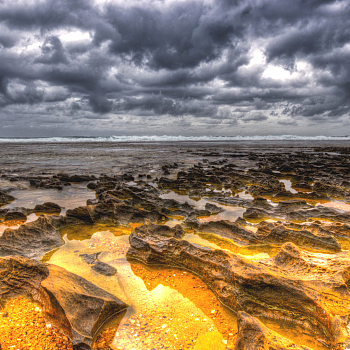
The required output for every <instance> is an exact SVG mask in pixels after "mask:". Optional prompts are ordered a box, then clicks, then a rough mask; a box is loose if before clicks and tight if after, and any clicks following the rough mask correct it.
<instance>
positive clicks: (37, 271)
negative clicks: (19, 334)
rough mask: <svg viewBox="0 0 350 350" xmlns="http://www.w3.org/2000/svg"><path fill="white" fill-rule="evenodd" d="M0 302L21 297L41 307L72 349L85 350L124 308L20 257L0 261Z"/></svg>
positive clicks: (57, 270) (77, 280)
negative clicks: (71, 345)
mask: <svg viewBox="0 0 350 350" xmlns="http://www.w3.org/2000/svg"><path fill="white" fill-rule="evenodd" d="M0 277H1V279H0V290H1V291H2V294H1V299H0V300H1V302H2V303H5V302H6V301H7V300H9V299H12V298H15V297H17V296H20V295H23V296H26V297H29V298H30V299H32V300H33V301H35V302H37V303H39V304H41V305H42V307H43V312H44V315H45V317H47V318H48V319H50V320H51V322H53V323H54V324H55V325H56V326H57V327H58V328H59V329H60V330H61V331H63V332H64V333H65V334H66V335H67V336H68V337H69V338H70V339H71V340H72V342H73V345H74V346H75V347H76V348H81V349H89V348H90V345H91V343H92V341H93V338H94V337H95V335H96V334H97V332H98V330H99V329H100V328H101V326H102V325H103V324H104V322H106V321H107V320H108V319H109V318H110V317H111V316H113V315H115V314H117V313H119V312H121V311H123V310H125V309H126V308H127V306H128V305H126V304H125V303H123V302H122V301H120V300H119V299H117V298H116V297H115V296H113V295H112V294H110V293H108V292H106V291H104V290H103V289H101V288H99V287H97V286H96V285H94V284H92V283H91V282H89V281H87V280H85V279H84V278H82V277H80V276H77V275H75V274H73V273H71V272H68V271H66V270H65V269H63V268H61V267H58V266H55V265H51V264H43V263H40V262H36V261H33V260H31V259H28V258H25V257H21V256H10V257H6V258H0Z"/></svg>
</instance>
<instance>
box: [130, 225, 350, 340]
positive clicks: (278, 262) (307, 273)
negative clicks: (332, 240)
mask: <svg viewBox="0 0 350 350" xmlns="http://www.w3.org/2000/svg"><path fill="white" fill-rule="evenodd" d="M130 245H131V247H130V249H129V251H128V253H127V256H128V258H131V259H138V260H141V261H143V262H144V263H146V264H168V265H171V266H177V267H182V268H185V269H188V270H190V271H193V272H194V273H196V274H198V275H199V276H201V278H203V280H204V281H205V282H206V283H207V284H208V285H209V286H210V287H211V288H212V290H213V291H214V292H215V293H216V294H217V295H218V297H219V298H220V300H222V301H223V302H224V303H225V304H226V305H228V306H229V307H231V308H233V309H234V310H245V311H247V312H249V313H252V314H259V315H268V316H269V317H275V318H281V319H283V318H285V319H290V321H291V322H294V323H296V324H303V325H304V327H305V328H307V329H309V330H310V331H312V332H314V333H315V334H318V335H319V336H323V337H324V340H325V342H328V343H329V344H333V345H334V344H337V343H342V342H347V341H348V335H347V328H346V326H347V323H348V315H349V314H350V301H349V300H350V294H349V291H348V288H347V278H348V277H347V276H348V272H347V271H348V269H349V267H350V259H349V256H348V253H347V252H342V253H337V254H334V255H326V254H312V253H308V252H305V251H302V250H301V249H300V248H298V247H297V246H295V245H293V244H292V243H286V244H285V245H284V246H283V247H282V249H281V250H280V252H279V253H278V254H277V255H276V256H275V257H274V258H270V259H262V260H258V261H256V260H255V261H252V260H247V259H245V258H244V257H242V256H238V255H234V254H230V253H227V252H224V251H218V250H207V249H203V248H200V247H196V246H194V245H192V244H190V243H189V242H187V241H184V240H182V239H179V238H175V235H173V236H171V235H169V234H168V233H166V234H164V235H163V234H162V231H161V229H160V228H159V227H157V226H155V225H152V224H148V225H146V226H145V227H140V228H136V229H135V232H134V233H132V234H131V235H130ZM272 314H273V316H272Z"/></svg>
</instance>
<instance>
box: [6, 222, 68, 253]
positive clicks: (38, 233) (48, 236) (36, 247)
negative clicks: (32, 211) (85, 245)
mask: <svg viewBox="0 0 350 350" xmlns="http://www.w3.org/2000/svg"><path fill="white" fill-rule="evenodd" d="M63 244H64V241H63V239H62V237H61V235H60V233H59V231H58V230H57V228H56V227H54V226H53V225H52V224H51V220H50V218H49V217H46V216H40V217H39V218H38V219H37V220H35V221H33V222H28V223H26V224H23V225H21V226H20V227H19V228H18V229H10V228H8V229H6V230H5V231H4V233H3V234H2V236H1V237H0V256H8V255H18V254H20V255H23V256H26V257H28V258H32V259H40V258H42V257H43V256H44V255H45V253H47V252H49V251H50V250H52V249H54V248H58V247H60V246H61V245H63Z"/></svg>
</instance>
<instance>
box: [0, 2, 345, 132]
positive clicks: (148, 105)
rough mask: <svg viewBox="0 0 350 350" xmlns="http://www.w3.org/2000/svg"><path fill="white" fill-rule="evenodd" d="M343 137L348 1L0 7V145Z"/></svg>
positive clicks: (26, 4)
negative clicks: (122, 138)
mask: <svg viewBox="0 0 350 350" xmlns="http://www.w3.org/2000/svg"><path fill="white" fill-rule="evenodd" d="M284 134H295V135H301V136H315V135H326V136H332V135H334V136H343V135H349V134H350V2H349V1H348V0H345V1H342V0H340V1H327V0H128V1H125V0H122V1H121V0H110V1H103V0H98V1H97V0H0V137H23V136H24V137H34V136H35V137H39V136H41V137H51V136H111V135H184V136H201V135H213V136H218V135H222V136H236V135H243V136H246V135H284Z"/></svg>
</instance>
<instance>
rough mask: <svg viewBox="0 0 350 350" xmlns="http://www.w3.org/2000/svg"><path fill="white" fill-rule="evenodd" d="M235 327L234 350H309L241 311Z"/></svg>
mask: <svg viewBox="0 0 350 350" xmlns="http://www.w3.org/2000/svg"><path fill="white" fill-rule="evenodd" d="M237 325H238V335H237V340H236V343H235V350H265V349H266V350H267V349H268V350H289V349H293V350H311V349H310V348H308V347H306V346H297V345H296V344H295V343H293V342H292V341H291V340H289V339H287V338H285V337H282V336H281V335H279V334H278V333H276V332H274V331H272V330H271V329H268V328H267V327H265V326H264V325H263V324H262V323H261V322H260V321H259V320H258V319H257V318H255V317H253V316H250V315H249V314H247V313H245V312H243V311H240V312H238V318H237Z"/></svg>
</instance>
